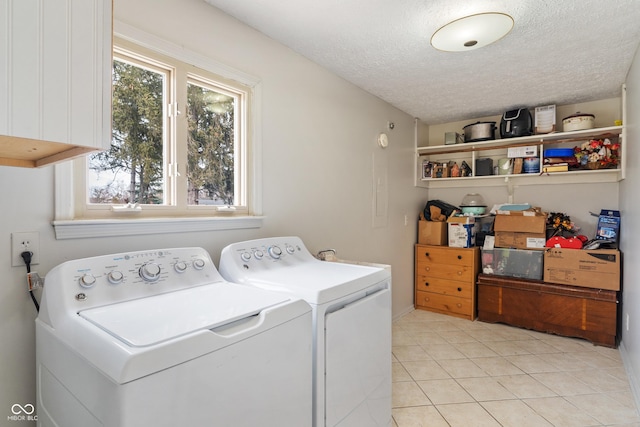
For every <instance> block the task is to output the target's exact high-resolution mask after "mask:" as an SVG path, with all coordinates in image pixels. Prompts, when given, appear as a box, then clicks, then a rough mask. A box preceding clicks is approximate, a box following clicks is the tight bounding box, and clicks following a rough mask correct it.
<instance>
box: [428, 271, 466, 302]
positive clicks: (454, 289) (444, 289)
mask: <svg viewBox="0 0 640 427" xmlns="http://www.w3.org/2000/svg"><path fill="white" fill-rule="evenodd" d="M473 286H475V285H474V284H473V282H458V281H452V280H447V279H441V278H439V277H427V276H423V275H418V276H416V291H424V292H432V293H436V294H443V295H450V296H456V297H459V298H471V297H472V296H473V293H472V289H471V288H472V287H473Z"/></svg>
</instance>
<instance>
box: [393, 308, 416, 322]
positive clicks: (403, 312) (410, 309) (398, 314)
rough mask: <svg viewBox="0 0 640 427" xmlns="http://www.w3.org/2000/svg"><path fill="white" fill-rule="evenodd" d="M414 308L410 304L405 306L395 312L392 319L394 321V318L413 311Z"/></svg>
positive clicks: (396, 318)
mask: <svg viewBox="0 0 640 427" xmlns="http://www.w3.org/2000/svg"><path fill="white" fill-rule="evenodd" d="M415 309H416V308H415V307H414V306H413V305H410V306H409V307H406V308H405V309H403V310H401V311H400V312H399V313H396V314H395V315H394V316H393V321H394V322H395V321H396V320H398V319H400V318H401V317H403V316H405V315H407V314H409V313H411V312H412V311H414V310H415Z"/></svg>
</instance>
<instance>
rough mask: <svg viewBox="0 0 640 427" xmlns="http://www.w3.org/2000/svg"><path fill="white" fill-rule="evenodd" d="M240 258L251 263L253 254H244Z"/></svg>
mask: <svg viewBox="0 0 640 427" xmlns="http://www.w3.org/2000/svg"><path fill="white" fill-rule="evenodd" d="M240 258H242V260H243V261H245V262H246V261H249V260H250V259H251V254H250V253H249V252H242V255H240Z"/></svg>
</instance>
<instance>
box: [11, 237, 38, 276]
mask: <svg viewBox="0 0 640 427" xmlns="http://www.w3.org/2000/svg"><path fill="white" fill-rule="evenodd" d="M24 251H31V252H32V253H33V255H32V256H31V265H34V264H38V263H39V262H40V234H39V233H38V232H37V231H29V232H20V233H11V265H12V266H13V267H20V266H23V267H24V266H25V263H24V260H23V259H22V256H20V254H21V253H22V252H24Z"/></svg>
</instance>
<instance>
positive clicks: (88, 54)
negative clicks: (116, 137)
mask: <svg viewBox="0 0 640 427" xmlns="http://www.w3.org/2000/svg"><path fill="white" fill-rule="evenodd" d="M111 67H112V0H0V165H8V166H22V167H37V166H42V165H46V164H50V163H54V162H58V161H61V160H65V159H69V158H72V157H77V156H79V155H82V154H86V153H89V152H92V151H96V150H104V149H107V148H108V147H109V145H110V143H111Z"/></svg>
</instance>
